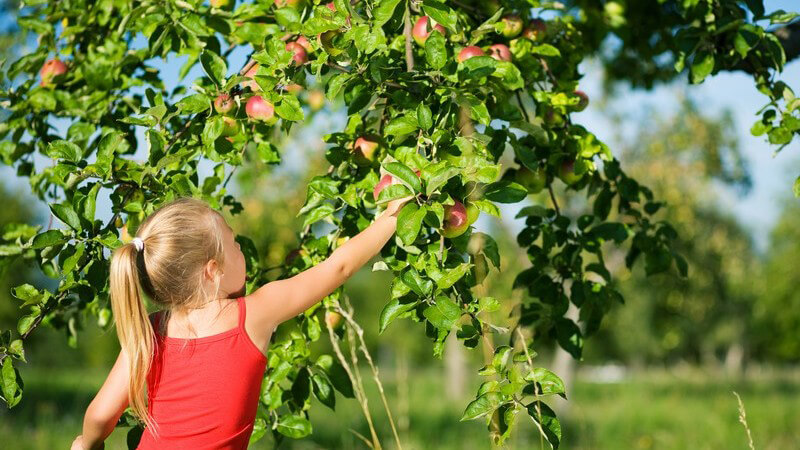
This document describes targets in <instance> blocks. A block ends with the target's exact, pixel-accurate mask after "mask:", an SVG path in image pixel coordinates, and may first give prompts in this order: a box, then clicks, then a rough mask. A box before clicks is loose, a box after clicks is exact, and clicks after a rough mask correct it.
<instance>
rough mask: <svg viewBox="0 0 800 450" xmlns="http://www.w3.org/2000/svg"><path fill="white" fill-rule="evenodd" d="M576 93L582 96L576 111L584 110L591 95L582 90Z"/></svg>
mask: <svg viewBox="0 0 800 450" xmlns="http://www.w3.org/2000/svg"><path fill="white" fill-rule="evenodd" d="M575 95H577V96H578V97H580V98H581V99H580V101H579V102H578V104H577V105H575V111H583V110H584V109H586V107H587V106H589V96H588V95H586V93H585V92H583V91H580V90H578V91H575Z"/></svg>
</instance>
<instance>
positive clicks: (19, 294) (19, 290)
mask: <svg viewBox="0 0 800 450" xmlns="http://www.w3.org/2000/svg"><path fill="white" fill-rule="evenodd" d="M11 293H12V294H13V295H14V297H16V298H18V299H20V300H22V301H23V302H24V303H23V304H22V305H21V306H20V308H22V307H24V306H26V305H34V304H37V303H41V301H42V300H44V299H47V298H48V297H49V292H47V291H44V292H42V291H39V290H38V289H36V288H35V287H33V286H32V285H30V284H28V283H25V284H21V285H19V286H16V287H14V288H13V289H12V290H11Z"/></svg>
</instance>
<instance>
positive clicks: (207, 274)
mask: <svg viewBox="0 0 800 450" xmlns="http://www.w3.org/2000/svg"><path fill="white" fill-rule="evenodd" d="M218 270H219V264H217V261H216V260H215V259H210V260H208V262H207V263H206V265H205V267H204V269H203V277H204V278H206V279H207V280H209V281H211V280H213V279H214V277H215V275H216V273H217V271H218Z"/></svg>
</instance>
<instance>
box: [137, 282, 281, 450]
mask: <svg viewBox="0 0 800 450" xmlns="http://www.w3.org/2000/svg"><path fill="white" fill-rule="evenodd" d="M236 303H237V305H238V308H239V324H238V325H237V326H236V328H233V329H230V330H228V331H224V332H222V333H218V334H214V335H211V336H204V337H200V338H195V339H184V338H174V337H169V336H161V335H160V334H159V333H158V331H157V330H158V322H159V321H160V320H161V316H162V313H161V312H158V313H156V314H153V316H154V317H155V319H154V327H155V329H156V338H157V345H156V352H155V355H154V358H153V364H152V366H151V369H150V372H149V373H148V375H147V387H148V393H147V397H148V407H147V408H148V411H149V412H150V414H151V416H152V417H153V419H154V420H155V421H156V422H157V423H158V424H159V428H158V431H159V436H158V438H156V437H155V435H153V434H152V433H151V432H150V429H149V428H147V429H145V431H144V433H143V434H142V439H141V441H140V442H139V446H138V447H137V449H140V450H149V449H192V450H212V449H214V450H218V449H219V450H221V449H225V450H234V449H236V450H238V449H246V448H247V445H248V442H249V440H250V435H251V433H252V432H253V424H254V421H255V416H256V409H257V408H258V398H259V395H260V393H261V383H262V381H263V379H264V370H265V369H266V364H267V358H266V357H265V356H264V354H263V353H261V350H259V349H258V347H256V345H255V344H254V343H253V341H252V340H251V339H250V336H248V334H247V332H246V331H245V328H244V319H245V314H246V310H245V301H244V297H239V298H238V299H236ZM184 344H185V345H184Z"/></svg>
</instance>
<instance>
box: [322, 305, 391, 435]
mask: <svg viewBox="0 0 800 450" xmlns="http://www.w3.org/2000/svg"><path fill="white" fill-rule="evenodd" d="M345 301H346V302H347V304H348V306H349V311H345V310H344V308H342V307H341V306H339V307H338V308H337V310H338V311H339V313H340V314H341V315H342V316H343V317H344V318H345V320H347V323H349V324H350V327H351V328H352V329H354V330H355V332H356V335H357V336H358V340H359V342H360V343H361V352H362V353H363V354H364V357H365V358H366V359H367V363H368V364H369V367H370V369H371V370H372V378H374V379H375V384H376V385H378V393H380V395H381V400H382V401H383V408H384V409H385V410H386V415H387V416H388V417H389V425H391V427H392V433H393V434H394V439H395V442H396V443H397V448H398V450H402V449H403V445H402V444H401V443H400V436H399V435H398V434H397V429H396V428H395V424H394V418H393V417H392V411H391V410H390V409H389V402H388V401H387V400H386V395H385V394H384V392H383V383H381V379H380V377H379V376H378V368H377V367H375V364H374V363H373V362H372V356H370V354H369V351H368V350H367V343H366V342H364V330H363V329H362V328H361V326H359V325H358V323H357V322H356V321H355V320H353V317H352V306H350V302H349V300H348V299H347V297H346V296H345Z"/></svg>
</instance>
